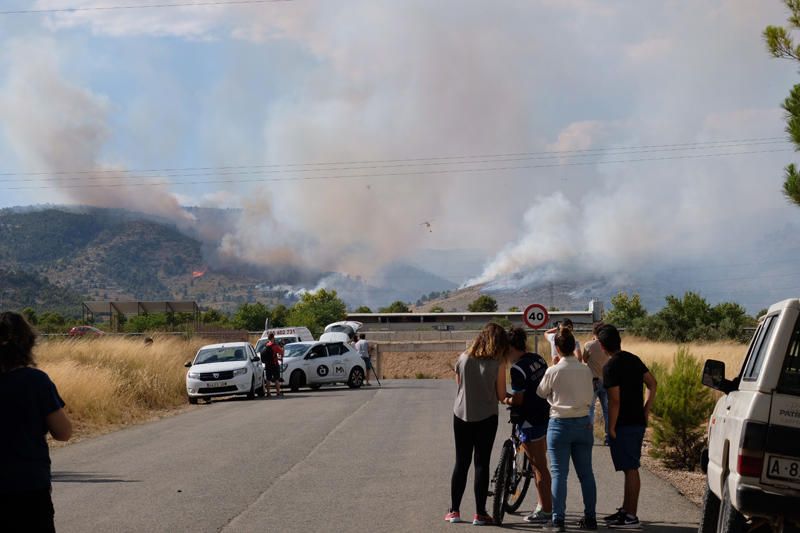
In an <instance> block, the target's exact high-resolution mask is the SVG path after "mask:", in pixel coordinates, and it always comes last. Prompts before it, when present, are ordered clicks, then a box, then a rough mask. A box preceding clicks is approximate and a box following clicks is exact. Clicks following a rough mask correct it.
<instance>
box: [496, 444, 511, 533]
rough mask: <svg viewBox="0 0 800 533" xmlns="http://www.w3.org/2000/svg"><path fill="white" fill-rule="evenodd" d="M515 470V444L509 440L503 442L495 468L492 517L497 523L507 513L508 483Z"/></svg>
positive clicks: (498, 523)
mask: <svg viewBox="0 0 800 533" xmlns="http://www.w3.org/2000/svg"><path fill="white" fill-rule="evenodd" d="M513 470H514V446H513V444H511V441H510V440H508V441H506V442H505V443H504V444H503V451H502V452H500V462H499V463H498V464H497V470H495V481H494V495H493V497H492V519H494V523H495V524H496V525H498V526H499V525H501V524H502V523H503V517H504V516H505V514H506V495H507V494H508V484H509V482H510V481H511V476H512V475H513V474H512V472H513Z"/></svg>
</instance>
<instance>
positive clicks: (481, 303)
mask: <svg viewBox="0 0 800 533" xmlns="http://www.w3.org/2000/svg"><path fill="white" fill-rule="evenodd" d="M467 310H468V311H469V312H471V313H493V312H495V311H497V300H495V299H494V298H492V297H491V296H489V295H488V294H481V295H480V296H478V297H477V298H476V299H475V300H474V301H473V302H472V303H471V304H469V305H468V306H467Z"/></svg>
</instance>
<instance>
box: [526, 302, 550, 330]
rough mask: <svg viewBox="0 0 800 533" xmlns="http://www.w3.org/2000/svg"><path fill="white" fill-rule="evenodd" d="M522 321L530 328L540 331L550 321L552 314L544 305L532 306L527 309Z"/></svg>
mask: <svg viewBox="0 0 800 533" xmlns="http://www.w3.org/2000/svg"><path fill="white" fill-rule="evenodd" d="M522 320H523V322H525V325H527V326H528V327H529V328H531V329H539V328H541V327H543V326H544V325H545V324H547V321H548V320H550V314H549V313H548V312H547V308H546V307H545V306H543V305H542V304H531V305H529V306H528V307H526V308H525V312H524V314H523V315H522Z"/></svg>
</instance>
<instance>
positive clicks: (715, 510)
mask: <svg viewBox="0 0 800 533" xmlns="http://www.w3.org/2000/svg"><path fill="white" fill-rule="evenodd" d="M718 519H719V498H717V495H716V494H714V493H713V492H711V489H710V488H709V487H708V485H706V494H705V496H703V509H702V511H701V512H700V526H699V527H698V528H697V533H716V531H717V520H718Z"/></svg>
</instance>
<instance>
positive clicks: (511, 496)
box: [506, 446, 533, 513]
mask: <svg viewBox="0 0 800 533" xmlns="http://www.w3.org/2000/svg"><path fill="white" fill-rule="evenodd" d="M532 477H533V468H531V462H530V461H529V460H528V456H527V455H525V450H523V449H522V446H520V447H519V448H517V453H515V454H514V468H513V470H512V474H511V483H509V487H508V489H509V490H508V497H507V498H506V512H507V513H513V512H515V511H516V510H517V509H519V506H520V505H522V500H524V499H525V495H526V494H527V493H528V487H530V485H531V478H532Z"/></svg>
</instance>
